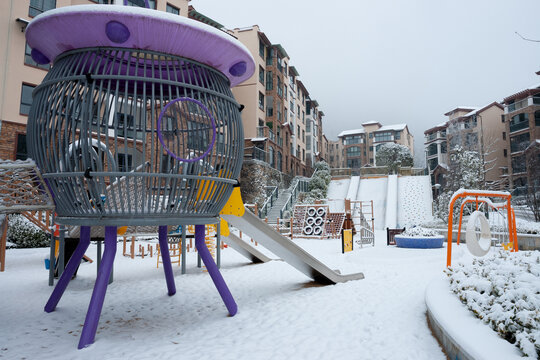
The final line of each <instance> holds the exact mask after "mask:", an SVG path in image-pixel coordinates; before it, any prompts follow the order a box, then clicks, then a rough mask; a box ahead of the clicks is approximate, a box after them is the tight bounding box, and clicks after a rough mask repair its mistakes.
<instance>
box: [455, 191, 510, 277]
mask: <svg viewBox="0 0 540 360" xmlns="http://www.w3.org/2000/svg"><path fill="white" fill-rule="evenodd" d="M491 198H497V199H502V200H503V202H500V203H493V202H492V200H491ZM511 198H512V195H510V193H509V192H506V191H489V190H467V189H460V190H458V191H456V192H455V193H454V194H453V195H452V198H451V199H450V203H449V206H448V209H449V214H448V233H447V234H448V235H447V255H446V266H447V267H449V266H451V265H452V238H453V236H452V235H453V211H454V205H455V203H456V201H457V200H458V199H463V201H462V204H461V206H460V216H459V227H458V233H457V244H458V245H459V242H460V235H461V224H462V220H463V212H464V210H465V209H466V207H467V204H474V205H475V206H476V208H475V211H474V212H473V213H472V214H471V217H470V218H469V222H468V224H467V233H466V236H467V248H468V249H469V251H470V252H471V253H472V254H473V255H475V256H483V255H485V254H486V253H487V252H488V251H489V248H490V246H491V243H492V242H493V240H494V239H493V238H492V236H491V231H490V224H489V222H488V220H487V219H486V217H485V215H484V214H483V212H482V211H480V210H483V211H485V212H488V211H489V209H491V210H493V212H494V213H495V214H496V215H498V219H499V221H500V224H503V226H502V227H503V229H504V230H503V231H502V232H501V233H500V234H498V238H495V241H496V242H497V244H500V245H501V246H503V247H504V248H506V249H511V251H518V239H517V231H516V218H515V213H514V209H513V208H512V204H511ZM505 212H506V214H505ZM478 220H479V221H480V232H478V231H477V230H476V228H477V224H476V223H477V221H478Z"/></svg>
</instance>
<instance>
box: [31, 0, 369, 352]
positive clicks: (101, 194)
mask: <svg viewBox="0 0 540 360" xmlns="http://www.w3.org/2000/svg"><path fill="white" fill-rule="evenodd" d="M124 5H127V0H125V1H124ZM146 5H147V7H148V2H146ZM26 38H27V43H28V45H29V46H30V47H31V48H32V58H33V59H34V60H35V61H36V62H38V63H40V64H46V63H49V62H51V60H53V61H54V65H53V67H52V68H51V70H50V71H49V72H48V74H47V76H46V77H45V79H44V81H43V82H42V83H41V84H40V85H38V86H37V87H36V89H35V90H34V93H33V96H34V99H33V103H32V107H31V110H30V114H29V121H28V128H27V131H28V133H27V136H28V143H29V153H30V156H31V157H32V158H34V159H35V161H36V163H37V164H38V166H39V168H40V169H41V171H42V173H43V177H44V179H45V181H46V182H47V185H48V186H47V188H49V189H50V190H51V193H52V195H53V196H54V201H55V209H56V212H57V214H58V216H57V218H56V221H57V222H58V223H59V224H61V225H64V226H73V227H75V228H78V230H77V231H78V233H79V236H80V241H79V244H78V246H77V248H76V249H75V252H74V254H73V256H72V257H71V259H70V261H69V262H68V264H67V267H66V269H65V271H64V273H63V274H62V276H61V277H60V279H59V281H58V283H57V285H56V287H55V288H54V290H53V292H52V294H51V296H50V298H49V300H48V302H47V304H46V305H45V311H46V312H51V311H54V310H55V308H56V306H57V304H58V302H59V301H60V299H61V297H62V295H63V293H64V291H65V289H66V287H67V285H68V283H69V281H70V279H71V276H72V275H73V274H74V272H75V270H76V268H77V266H78V264H79V263H80V261H81V258H82V257H83V255H84V253H85V251H86V249H87V248H88V246H89V243H90V236H91V233H92V230H93V229H95V228H96V227H98V228H102V229H103V230H102V231H103V233H104V243H105V251H104V255H103V259H102V260H101V266H100V267H99V270H98V275H97V279H96V282H95V286H94V291H93V293H92V297H91V300H90V304H89V307H88V312H87V315H86V319H85V322H84V326H83V328H82V332H81V337H80V341H79V345H78V347H79V348H84V347H86V346H88V345H90V344H91V343H93V341H94V338H95V334H96V330H97V326H98V322H99V317H100V314H101V310H102V307H103V302H104V298H105V293H106V290H107V283H108V280H109V278H110V275H111V271H112V265H113V261H114V258H115V255H116V248H117V244H116V241H117V236H118V235H119V234H120V235H121V234H125V233H129V228H130V227H145V226H149V227H154V228H157V232H158V238H159V245H160V248H161V257H162V259H163V268H164V272H165V279H166V283H167V289H168V293H169V295H174V294H175V293H176V286H175V283H174V277H173V272H172V264H171V259H170V254H169V247H168V242H167V237H168V236H167V235H168V229H167V227H168V226H170V225H174V226H178V225H183V226H186V225H194V227H195V231H194V232H195V235H194V237H195V247H196V248H197V251H198V254H199V255H200V257H201V259H202V261H203V262H204V264H205V266H206V269H207V270H208V273H209V275H210V277H211V278H212V280H213V281H214V284H215V286H216V288H217V290H218V292H219V294H220V296H221V298H222V300H223V302H224V304H225V306H226V307H227V309H228V311H229V314H230V315H231V316H234V315H235V314H236V312H237V305H236V303H235V301H234V298H233V297H232V294H231V293H230V291H229V289H228V287H227V285H226V283H225V281H224V279H223V277H222V276H221V273H220V272H219V268H218V267H217V265H216V263H215V262H214V260H213V258H212V254H211V253H210V251H209V250H208V248H207V246H206V243H205V225H207V224H220V223H221V220H220V216H222V217H223V218H226V219H227V220H228V221H230V222H234V224H233V225H234V226H235V227H237V228H238V229H240V230H241V231H245V232H247V233H250V235H251V236H256V237H257V238H258V239H260V240H259V242H260V243H264V244H265V246H266V247H268V248H269V249H270V250H271V251H272V252H274V253H275V254H276V255H278V256H280V257H282V258H283V260H285V261H286V262H288V263H289V264H291V265H292V266H294V267H296V268H297V269H298V270H300V271H302V272H303V273H304V274H306V275H307V276H309V277H311V278H313V279H315V280H316V281H318V282H321V283H325V284H333V283H337V282H343V281H348V280H355V279H361V278H363V274H362V273H358V274H351V275H341V274H339V273H337V272H336V271H333V270H331V269H329V268H328V267H326V266H325V265H324V264H322V263H320V262H319V261H318V260H317V259H315V258H313V257H312V256H310V255H309V254H307V253H306V252H305V251H303V250H302V249H301V248H300V247H298V246H296V245H295V244H293V243H292V242H291V241H290V239H288V238H284V237H283V236H281V234H279V233H277V232H276V231H274V229H272V228H269V227H268V225H267V224H265V223H264V222H262V221H260V220H259V219H258V218H257V217H254V216H251V213H250V212H245V209H244V206H243V203H242V200H241V196H240V189H239V187H238V181H237V178H238V176H239V173H240V167H241V164H242V158H243V138H244V137H243V128H242V123H241V118H240V111H241V107H240V105H239V104H237V103H236V101H235V100H234V97H233V95H232V92H231V90H230V87H231V86H235V85H237V84H239V83H241V82H243V81H245V80H247V79H248V78H250V77H251V75H252V74H253V73H254V71H255V63H254V60H253V58H252V57H251V54H250V53H249V51H248V50H247V49H246V48H245V47H244V46H243V45H242V44H241V43H240V42H238V41H237V40H236V39H234V38H233V37H230V36H229V35H227V34H225V33H223V32H221V31H219V30H217V29H215V28H213V27H210V26H207V25H204V24H202V23H199V22H196V21H193V20H190V19H186V18H182V17H179V16H175V15H172V14H167V13H162V12H158V11H155V10H150V9H143V8H134V7H122V6H111V5H80V6H71V7H65V8H61V9H54V10H50V11H47V12H46V13H43V14H41V15H39V16H37V17H36V18H34V19H33V20H32V22H31V23H30V24H29V25H28V27H27V30H26ZM171 40H172V41H171ZM221 231H222V232H223V233H224V234H225V236H228V235H230V234H229V231H228V226H227V227H222V229H221ZM98 244H100V243H98ZM218 249H219V248H218ZM243 249H245V248H243ZM248 252H249V251H248ZM253 253H254V252H253Z"/></svg>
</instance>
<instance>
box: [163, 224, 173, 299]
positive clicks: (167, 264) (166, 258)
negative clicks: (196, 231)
mask: <svg viewBox="0 0 540 360" xmlns="http://www.w3.org/2000/svg"><path fill="white" fill-rule="evenodd" d="M159 247H160V249H161V257H162V259H163V270H164V271H165V280H167V289H168V290H169V296H173V295H174V294H176V285H174V275H173V271H172V265H171V256H170V255H169V243H168V242H167V226H160V227H159Z"/></svg>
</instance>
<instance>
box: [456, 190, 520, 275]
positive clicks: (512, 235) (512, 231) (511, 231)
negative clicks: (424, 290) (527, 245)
mask: <svg viewBox="0 0 540 360" xmlns="http://www.w3.org/2000/svg"><path fill="white" fill-rule="evenodd" d="M465 197H474V198H475V199H468V200H467V201H464V202H463V204H462V205H461V209H460V218H459V229H458V235H457V243H458V245H459V238H460V233H461V219H462V216H463V209H464V206H465V204H466V203H469V202H476V206H477V208H478V203H479V202H486V201H485V200H481V199H478V197H484V198H488V197H496V198H502V199H504V200H505V201H506V204H505V205H504V206H503V208H506V209H507V211H508V236H509V240H510V242H512V244H513V245H514V249H513V251H518V241H517V230H516V218H515V213H514V209H512V205H511V203H510V200H511V198H512V195H510V193H508V192H503V191H478V190H458V191H457V192H455V193H454V195H452V199H451V200H450V205H449V210H450V212H449V214H448V237H447V252H446V266H447V267H448V266H451V265H452V227H453V212H454V204H455V202H456V200H457V199H460V198H465Z"/></svg>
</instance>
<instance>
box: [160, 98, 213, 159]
mask: <svg viewBox="0 0 540 360" xmlns="http://www.w3.org/2000/svg"><path fill="white" fill-rule="evenodd" d="M179 101H191V102H192V103H195V104H197V105H199V106H200V107H201V108H202V109H203V110H204V112H205V113H206V114H207V115H208V117H210V122H211V123H212V131H213V132H212V141H211V142H210V145H208V149H206V151H205V152H204V153H203V154H202V155H201V156H198V157H196V158H194V159H182V158H181V157H179V156H177V155H176V154H175V153H173V152H172V151H171V150H169V148H168V147H167V145H165V142H164V141H163V135H162V134H161V119H162V118H163V114H165V111H167V109H168V108H169V106H171V105H172V104H174V103H177V102H179ZM216 133H217V129H216V121H215V120H214V117H213V116H212V114H211V113H210V111H209V110H208V108H207V107H206V106H204V105H203V103H201V102H200V101H198V100H195V99H192V98H188V97H183V98H177V99H174V100H172V101H171V102H169V103H168V104H167V105H165V107H164V108H163V110H161V112H160V113H159V118H158V121H157V135H158V139H159V142H160V143H161V146H162V147H163V148H164V149H165V151H166V152H167V154H169V155H170V156H172V157H173V158H175V159H176V160H178V161H184V162H188V163H192V162H196V161H199V160H201V159H202V158H204V157H206V155H208V154H209V153H210V151H212V148H213V147H214V144H215V143H216Z"/></svg>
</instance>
